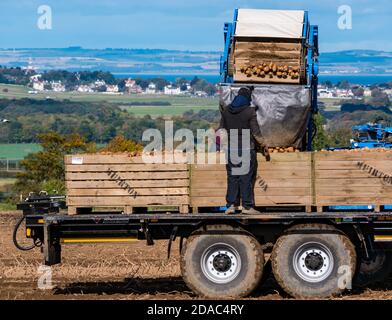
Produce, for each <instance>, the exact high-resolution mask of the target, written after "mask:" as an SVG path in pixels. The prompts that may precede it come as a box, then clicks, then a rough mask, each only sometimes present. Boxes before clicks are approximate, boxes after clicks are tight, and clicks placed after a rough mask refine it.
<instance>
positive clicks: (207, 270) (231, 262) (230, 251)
mask: <svg viewBox="0 0 392 320" xmlns="http://www.w3.org/2000/svg"><path fill="white" fill-rule="evenodd" d="M201 269H202V271H203V274H204V275H205V276H206V277H207V278H208V279H209V280H210V281H212V282H214V283H220V284H225V283H229V282H231V281H233V280H234V279H235V278H236V277H237V276H238V274H239V272H240V270H241V258H240V255H239V253H238V252H237V250H235V249H234V248H233V247H231V246H230V245H228V244H223V243H219V244H215V245H212V246H210V247H209V248H207V249H206V250H205V251H204V253H203V254H202V257H201Z"/></svg>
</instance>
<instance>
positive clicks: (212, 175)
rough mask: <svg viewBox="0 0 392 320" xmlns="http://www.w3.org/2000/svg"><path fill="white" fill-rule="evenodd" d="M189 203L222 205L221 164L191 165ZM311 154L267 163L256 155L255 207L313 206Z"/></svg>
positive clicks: (274, 158) (285, 155)
mask: <svg viewBox="0 0 392 320" xmlns="http://www.w3.org/2000/svg"><path fill="white" fill-rule="evenodd" d="M190 170H191V174H190V176H191V185H190V202H191V206H192V207H193V208H194V211H197V208H199V207H211V206H224V205H226V200H225V195H226V188H227V178H226V167H225V165H224V164H216V165H213V164H205V165H198V164H195V165H191V169H190ZM311 176H312V172H311V154H310V153H306V152H304V153H302V152H301V153H300V152H295V153H276V154H271V161H269V162H267V161H266V160H265V158H264V157H263V156H262V155H258V169H257V179H256V183H255V189H254V190H255V204H256V206H259V207H261V206H305V207H308V208H309V206H310V205H311V204H312V184H311Z"/></svg>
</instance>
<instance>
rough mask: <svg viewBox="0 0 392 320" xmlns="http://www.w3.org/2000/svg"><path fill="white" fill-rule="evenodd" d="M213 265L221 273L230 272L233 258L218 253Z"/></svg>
mask: <svg viewBox="0 0 392 320" xmlns="http://www.w3.org/2000/svg"><path fill="white" fill-rule="evenodd" d="M212 265H213V267H214V268H215V269H216V270H217V271H219V272H226V271H230V268H231V258H230V257H229V256H228V255H227V254H226V253H218V255H216V256H215V258H214V260H213V261H212Z"/></svg>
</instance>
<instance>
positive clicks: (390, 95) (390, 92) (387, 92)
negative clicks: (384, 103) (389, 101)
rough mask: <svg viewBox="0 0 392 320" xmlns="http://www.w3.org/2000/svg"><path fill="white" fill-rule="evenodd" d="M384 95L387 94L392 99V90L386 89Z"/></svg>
mask: <svg viewBox="0 0 392 320" xmlns="http://www.w3.org/2000/svg"><path fill="white" fill-rule="evenodd" d="M384 93H386V94H387V95H388V97H389V98H391V97H392V89H385V90H384Z"/></svg>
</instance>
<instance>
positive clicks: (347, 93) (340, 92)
mask: <svg viewBox="0 0 392 320" xmlns="http://www.w3.org/2000/svg"><path fill="white" fill-rule="evenodd" d="M336 95H337V97H338V98H342V99H351V98H353V97H354V93H353V92H352V91H351V90H345V89H337V90H336Z"/></svg>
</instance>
